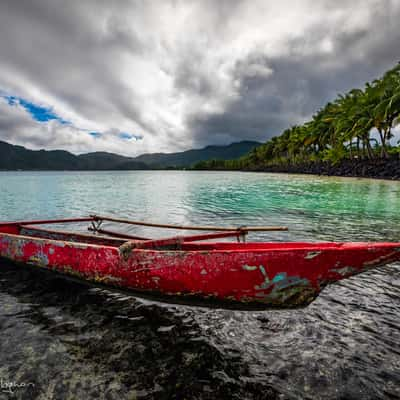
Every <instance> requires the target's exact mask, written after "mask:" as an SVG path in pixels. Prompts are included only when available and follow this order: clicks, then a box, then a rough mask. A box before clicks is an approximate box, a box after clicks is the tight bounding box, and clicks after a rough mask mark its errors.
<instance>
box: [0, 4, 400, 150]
mask: <svg viewBox="0 0 400 400" xmlns="http://www.w3.org/2000/svg"><path fill="white" fill-rule="evenodd" d="M399 15H400V3H399V2H396V1H394V0H393V1H390V0H386V1H385V0H383V1H375V0H365V1H361V0H358V1H353V2H347V1H337V2H335V4H333V3H332V2H331V1H319V2H315V1H308V0H303V1H300V0H297V1H293V0H290V1H289V0H281V1H279V2H276V1H264V0H252V1H250V0H248V1H239V0H238V1H230V0H221V1H218V2H215V1H211V0H209V1H208V0H204V1H172V0H171V1H151V2H142V1H119V2H115V3H114V2H107V1H85V2H73V1H70V2H65V1H61V0H38V1H35V2H30V1H14V0H4V1H2V2H1V3H0V26H1V32H2V33H1V36H0V55H1V58H0V90H3V91H6V92H7V93H10V94H13V95H16V96H20V97H22V98H25V99H27V100H29V101H32V102H34V103H38V104H44V105H46V106H49V107H52V108H53V110H54V112H56V113H57V114H58V115H59V116H60V117H61V118H63V119H65V120H68V121H71V125H70V126H66V125H62V124H60V123H58V122H57V121H52V122H49V123H46V124H43V123H41V124H38V123H36V122H34V121H32V120H31V119H30V115H29V114H27V113H26V112H24V110H21V109H19V108H18V107H17V108H16V107H10V106H8V105H7V104H4V102H2V103H1V118H2V119H0V139H3V140H10V141H11V142H13V143H19V144H24V145H27V146H34V147H35V148H37V147H40V146H42V147H46V148H63V149H67V150H71V151H75V152H83V151H94V150H107V151H114V152H119V153H123V154H129V155H136V154H139V153H143V152H150V151H151V152H156V151H177V150H182V149H186V148H190V147H192V146H195V147H198V146H202V145H206V144H212V143H221V142H228V141H233V140H241V139H259V140H263V139H266V138H267V137H270V136H271V135H275V134H278V133H279V130H281V129H283V128H285V127H286V126H287V125H289V124H292V123H296V122H301V121H303V120H304V119H305V118H306V117H307V116H309V115H310V114H311V113H312V112H313V111H314V110H315V108H317V107H319V106H321V105H322V104H323V103H324V102H325V101H327V100H328V99H330V98H332V97H334V96H335V94H336V93H337V91H343V90H347V89H349V88H351V87H353V86H358V85H360V84H362V83H363V82H364V81H365V80H368V79H373V78H375V77H376V76H378V75H379V74H380V73H382V72H383V71H384V70H385V69H387V68H389V67H391V66H392V65H393V64H394V63H395V61H396V60H397V58H398V55H397V54H394V51H393V48H395V46H394V44H395V43H398V40H399V39H400V34H399V31H398V28H397V21H398V17H399ZM393 46H394V47H393ZM6 123H7V124H6ZM12 127H14V128H12ZM85 130H88V131H98V132H103V133H104V134H103V135H102V136H101V137H99V138H93V137H92V136H90V135H88V134H87V132H86V131H85ZM112 132H129V133H132V134H135V135H142V136H143V140H139V141H130V142H129V146H128V145H127V142H126V141H123V140H121V139H120V138H119V137H118V135H116V134H115V133H112Z"/></svg>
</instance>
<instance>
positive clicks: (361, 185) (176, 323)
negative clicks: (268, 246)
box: [0, 171, 400, 399]
mask: <svg viewBox="0 0 400 400" xmlns="http://www.w3.org/2000/svg"><path fill="white" fill-rule="evenodd" d="M91 213H99V214H106V215H114V216H120V217H128V218H132V219H136V220H149V221H156V222H164V223H178V224H191V225H193V224H201V225H206V224H211V225H226V226H228V225H229V226H231V225H233V226H240V225H259V224H262V225H286V226H288V227H289V231H288V232H268V233H258V234H252V235H251V236H250V238H249V240H251V239H254V240H272V241H275V240H287V241H292V240H293V241H294V240H300V241H303V240H309V241H329V240H337V241H383V240H384V241H400V183H399V182H391V181H384V180H369V179H353V178H329V177H317V176H302V175H285V174H264V173H236V172H189V171H187V172H186V171H131V172H0V220H21V219H37V218H40V219H41V218H59V217H71V216H83V215H88V214H91ZM113 228H115V227H113ZM78 229H79V230H86V225H84V224H81V225H79V226H78ZM123 229H124V231H126V232H131V233H137V234H143V235H144V234H146V235H148V236H158V237H160V236H165V232H164V231H162V232H160V231H156V232H154V231H152V230H151V231H150V230H149V229H148V228H140V227H131V226H125V227H123ZM173 233H175V232H171V234H173ZM0 302H1V305H2V307H1V309H0V327H1V329H2V336H1V339H0V378H1V379H2V380H3V381H7V380H8V381H16V380H18V381H19V382H21V381H24V382H32V383H33V385H31V386H29V388H27V389H23V388H19V389H16V395H18V396H20V398H38V399H39V398H40V399H44V398H49V399H50V398H57V399H62V398H65V399H67V398H107V399H109V398H110V399H113V398H116V399H117V398H118V399H125V398H126V399H128V398H129V399H131V398H140V399H142V398H143V399H152V398H157V399H163V398H165V399H169V398H194V399H213V398H237V399H247V398H248V399H264V398H279V399H286V398H288V399H303V398H313V399H314V398H317V399H339V398H340V399H361V398H362V399H376V398H382V399H383V398H399V397H400V344H399V343H400V341H399V337H400V322H399V321H400V318H399V317H400V266H399V265H398V264H392V265H389V266H386V267H383V268H381V269H380V270H377V271H371V272H368V273H365V274H363V275H360V276H357V277H354V278H352V279H350V280H347V281H344V282H341V283H339V284H337V285H333V286H331V287H329V288H327V289H326V290H325V291H324V292H323V293H322V294H321V296H320V297H319V298H318V299H317V300H316V301H315V302H314V303H313V304H312V305H310V306H309V307H307V308H305V309H300V310H291V311H268V312H262V313H246V312H239V311H237V312H236V311H226V310H210V309H202V308H195V307H183V306H174V305H168V304H161V303H152V302H147V301H144V300H141V299H136V298H135V297H133V296H126V295H120V294H118V293H115V292H113V291H108V290H102V289H93V288H88V287H86V286H84V285H80V284H76V283H71V282H66V281H64V280H59V279H57V278H54V277H52V276H47V275H44V274H42V273H38V272H35V271H30V270H25V269H21V268H18V267H15V266H13V265H10V264H8V263H4V262H0ZM3 394H4V393H3ZM6 395H7V396H8V394H6ZM0 398H1V393H0Z"/></svg>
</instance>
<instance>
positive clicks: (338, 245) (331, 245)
mask: <svg viewBox="0 0 400 400" xmlns="http://www.w3.org/2000/svg"><path fill="white" fill-rule="evenodd" d="M88 236H89V235H88ZM1 237H9V238H11V239H13V240H18V239H23V240H31V241H32V240H33V241H36V242H39V243H47V244H54V245H59V244H64V245H68V246H71V247H75V248H80V249H86V248H88V247H89V248H94V249H112V250H114V251H118V255H119V256H120V255H121V254H120V247H121V246H108V245H101V244H93V243H84V242H73V241H68V240H59V239H49V238H40V237H36V236H29V235H21V234H13V233H5V232H0V238H1ZM124 243H129V241H126V242H124ZM220 244H222V245H224V244H227V245H235V244H236V243H231V242H203V243H190V244H189V245H190V246H192V245H195V246H199V248H197V249H185V250H182V249H181V250H179V249H173V250H171V249H145V248H144V249H142V248H138V249H132V253H139V252H145V253H160V254H171V253H177V254H182V253H197V254H198V253H207V254H217V253H219V254H221V253H232V252H235V253H240V252H242V253H265V252H267V251H274V252H279V253H280V252H288V251H319V250H321V251H322V250H323V251H343V250H357V249H358V250H367V248H371V247H372V248H373V247H398V248H399V250H400V242H246V243H240V244H238V245H239V246H241V248H239V249H234V248H225V249H224V248H219V249H218V248H216V249H215V248H214V249H213V248H207V246H213V245H220ZM283 244H285V245H290V244H293V245H294V246H293V247H279V246H282V245H283ZM252 245H255V246H260V245H265V246H268V245H272V247H271V248H268V247H266V248H257V247H251V246H252ZM274 246H278V247H274ZM296 246H298V247H296Z"/></svg>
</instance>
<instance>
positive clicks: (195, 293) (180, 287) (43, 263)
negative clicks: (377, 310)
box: [0, 216, 400, 310]
mask: <svg viewBox="0 0 400 400" xmlns="http://www.w3.org/2000/svg"><path fill="white" fill-rule="evenodd" d="M103 220H111V221H114V222H126V223H134V224H142V223H140V222H129V221H125V220H116V219H112V218H106V217H96V216H93V217H88V218H80V219H70V220H52V221H24V222H8V223H6V222H5V223H0V257H4V258H6V259H8V260H11V261H13V262H15V263H18V264H30V265H32V266H35V267H40V268H45V269H47V270H51V271H54V272H58V273H61V274H64V275H66V276H69V277H72V278H78V279H81V280H84V281H89V282H92V283H95V284H98V285H107V286H112V287H118V288H119V289H126V290H129V291H133V292H134V293H136V294H138V295H141V296H145V297H146V296H150V297H151V298H155V299H163V300H166V301H168V302H174V303H183V304H197V305H216V306H218V307H224V308H233V309H235V308H237V309H248V310H251V309H267V308H271V307H298V306H304V305H307V304H309V303H311V302H312V301H313V300H314V299H315V298H316V297H317V295H318V294H319V293H320V291H321V290H322V289H323V288H324V287H325V286H326V285H327V284H330V283H333V282H336V281H339V280H341V279H344V278H348V277H350V276H352V275H355V274H358V273H360V272H363V271H366V270H369V269H371V268H375V267H378V266H381V265H385V264H388V263H391V262H394V261H397V260H399V259H400V243H298V242H295V243H289V242H287V243H250V242H249V243H243V242H242V243H227V242H206V243H198V241H199V240H210V239H215V238H221V237H228V236H237V237H238V238H239V237H240V236H241V235H243V234H245V233H247V231H248V230H257V228H244V227H242V228H239V229H238V230H236V231H233V230H232V229H233V228H216V227H198V228H194V227H189V229H199V230H206V229H214V230H218V231H219V232H218V233H211V234H205V235H197V236H183V237H174V238H169V239H163V240H148V239H144V238H138V237H132V236H129V235H125V234H118V233H115V232H111V231H106V230H102V229H100V223H101V222H102V221H103ZM76 221H77V222H85V221H88V222H91V223H92V227H91V228H89V229H90V230H92V231H93V230H94V231H96V232H95V233H96V234H90V235H89V234H81V233H71V232H64V231H56V230H50V229H44V228H38V227H37V226H38V225H39V224H43V223H46V224H48V223H61V222H64V223H65V222H76ZM143 225H147V226H158V225H157V224H149V223H143ZM163 227H171V226H165V225H163ZM175 228H177V227H175ZM180 228H182V227H180ZM276 229H285V228H280V227H275V228H270V229H265V228H264V229H263V230H276ZM260 230H261V228H260ZM106 235H107V236H106ZM128 239H129V240H128ZM132 239H134V240H132Z"/></svg>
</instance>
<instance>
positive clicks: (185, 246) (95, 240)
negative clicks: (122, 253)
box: [0, 217, 343, 251]
mask: <svg viewBox="0 0 400 400" xmlns="http://www.w3.org/2000/svg"><path fill="white" fill-rule="evenodd" d="M101 221H102V220H101ZM70 222H90V223H91V225H90V226H89V228H88V230H89V231H91V232H93V233H92V234H85V233H80V232H72V231H64V230H56V229H49V228H47V227H40V225H44V224H45V225H48V224H52V223H57V224H60V223H70ZM241 229H243V228H241ZM2 233H3V234H10V235H19V236H24V237H31V238H37V239H49V240H59V241H64V242H72V243H85V244H91V245H99V246H110V247H116V248H119V247H121V246H122V245H124V244H126V243H132V244H133V246H134V247H135V248H139V249H143V250H145V249H148V250H150V249H152V250H178V251H196V250H197V251H212V250H227V251H240V250H242V251H243V250H250V249H251V250H255V251H257V250H266V249H269V250H271V249H280V248H282V249H288V242H280V243H279V242H268V243H266V242H245V241H244V240H243V239H244V237H245V234H246V233H247V232H245V234H244V233H243V231H227V232H225V233H221V232H220V233H211V234H209V233H208V234H202V235H195V236H173V237H168V238H165V239H155V240H152V239H148V238H143V237H138V236H133V235H128V234H125V233H120V232H114V231H108V230H104V229H100V224H99V220H98V219H96V218H92V217H90V218H76V219H70V220H46V221H21V222H8V223H7V222H4V223H0V235H1V234H2ZM228 237H231V238H233V239H237V240H236V241H234V242H216V241H215V239H219V238H228ZM241 240H242V241H241ZM201 241H207V242H202V243H201ZM342 245H343V244H342V243H302V242H291V243H290V248H291V249H301V248H308V249H309V248H311V249H312V248H313V247H315V248H318V249H319V250H320V249H321V247H322V248H337V247H340V246H342Z"/></svg>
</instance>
